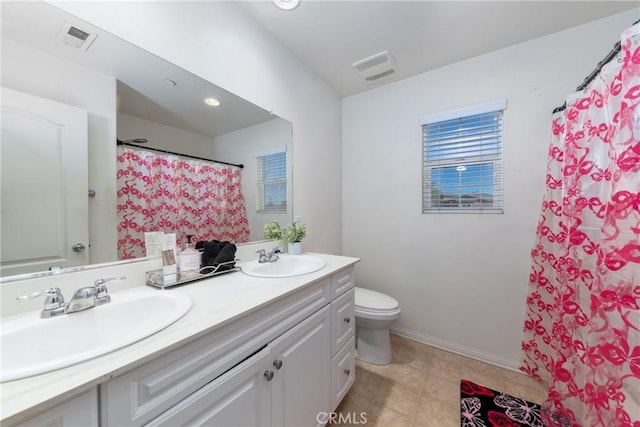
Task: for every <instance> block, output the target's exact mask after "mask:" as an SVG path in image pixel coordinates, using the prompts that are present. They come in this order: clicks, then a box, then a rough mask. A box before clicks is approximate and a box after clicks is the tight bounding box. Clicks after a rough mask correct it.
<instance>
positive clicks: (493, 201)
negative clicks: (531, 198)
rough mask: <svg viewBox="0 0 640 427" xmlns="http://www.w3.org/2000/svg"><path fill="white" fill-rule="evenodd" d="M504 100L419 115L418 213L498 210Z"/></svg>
mask: <svg viewBox="0 0 640 427" xmlns="http://www.w3.org/2000/svg"><path fill="white" fill-rule="evenodd" d="M505 108H506V100H501V101H496V102H491V103H487V104H482V105H476V106H472V107H467V108H462V109H457V110H452V111H445V112H442V113H436V114H431V115H429V116H426V117H423V118H422V120H421V122H422V213H454V212H455V213H457V212H469V213H502V212H503V203H502V200H503V191H502V189H503V182H502V113H503V111H504V109H505Z"/></svg>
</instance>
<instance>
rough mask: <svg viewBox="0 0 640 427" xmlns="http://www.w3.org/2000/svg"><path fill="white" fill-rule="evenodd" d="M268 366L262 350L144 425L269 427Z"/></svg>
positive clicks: (266, 353) (269, 362)
mask: <svg viewBox="0 0 640 427" xmlns="http://www.w3.org/2000/svg"><path fill="white" fill-rule="evenodd" d="M270 364H271V357H270V355H269V348H267V347H265V348H264V349H263V350H261V351H260V352H258V353H256V354H255V355H253V356H252V357H250V358H249V359H247V360H245V361H244V362H242V363H240V364H239V365H238V366H236V367H235V368H233V369H231V370H230V371H229V372H227V373H225V374H224V375H222V376H220V377H218V378H216V379H215V380H214V381H212V382H210V383H209V384H207V385H206V386H204V387H202V388H201V389H200V390H198V391H197V392H195V393H194V394H192V395H191V396H189V397H188V398H186V399H184V400H183V401H182V402H180V403H179V404H177V405H176V406H174V407H173V408H171V409H169V410H168V411H167V412H165V413H164V414H162V415H160V416H159V417H158V418H156V419H154V420H152V421H151V422H149V423H148V424H146V425H147V426H171V427H173V426H187V425H188V426H243V427H245V426H268V425H271V399H270V386H271V383H270V381H271V380H270V379H269V378H273V377H272V373H271V374H269V372H271V370H270V369H269V366H270ZM265 373H267V374H268V375H266V374H265ZM267 377H269V378H267Z"/></svg>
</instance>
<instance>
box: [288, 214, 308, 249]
mask: <svg viewBox="0 0 640 427" xmlns="http://www.w3.org/2000/svg"><path fill="white" fill-rule="evenodd" d="M305 237H307V226H306V225H304V224H298V223H297V222H294V223H293V224H287V225H285V226H284V227H283V228H282V239H284V240H286V241H287V243H288V246H289V250H288V252H289V253H290V254H292V255H299V254H301V253H302V239H304V238H305Z"/></svg>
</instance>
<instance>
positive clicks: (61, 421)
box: [18, 387, 98, 427]
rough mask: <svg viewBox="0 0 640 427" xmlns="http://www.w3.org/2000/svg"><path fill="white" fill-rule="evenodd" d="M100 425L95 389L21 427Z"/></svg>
mask: <svg viewBox="0 0 640 427" xmlns="http://www.w3.org/2000/svg"><path fill="white" fill-rule="evenodd" d="M96 425H98V391H97V388H96V387H94V388H92V389H91V390H89V391H87V392H84V393H82V394H81V395H79V396H76V397H74V398H71V399H69V400H67V401H66V402H64V403H61V404H60V405H58V406H56V407H55V408H53V409H50V410H48V411H46V412H43V413H42V414H40V415H38V416H36V417H33V418H30V419H28V420H26V421H24V422H22V423H20V424H18V426H20V427H40V426H42V427H52V426H55V427H76V426H96Z"/></svg>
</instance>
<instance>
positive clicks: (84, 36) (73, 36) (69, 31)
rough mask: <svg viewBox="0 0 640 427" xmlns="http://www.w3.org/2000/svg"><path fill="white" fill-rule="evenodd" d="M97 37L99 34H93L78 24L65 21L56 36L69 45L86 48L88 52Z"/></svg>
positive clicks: (81, 48)
mask: <svg viewBox="0 0 640 427" xmlns="http://www.w3.org/2000/svg"><path fill="white" fill-rule="evenodd" d="M96 37H98V35H97V34H91V33H89V32H88V31H85V30H83V29H82V28H79V27H78V26H77V25H71V24H70V23H68V22H66V21H65V23H64V25H63V26H62V28H60V31H59V32H58V36H57V37H56V38H57V39H58V40H60V41H61V42H62V43H64V44H66V45H67V46H70V47H74V48H76V49H80V50H84V51H85V52H86V51H87V49H89V47H90V46H91V44H92V43H93V42H94V41H95V39H96Z"/></svg>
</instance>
